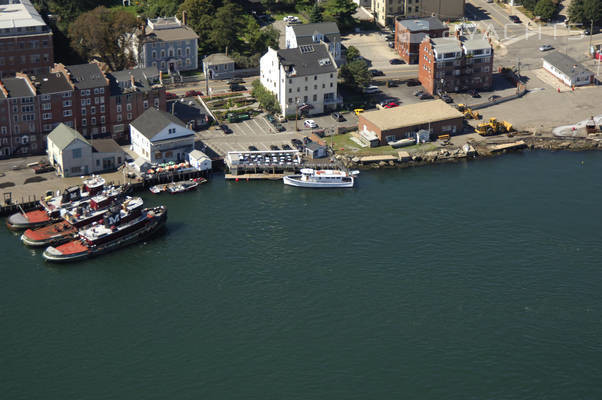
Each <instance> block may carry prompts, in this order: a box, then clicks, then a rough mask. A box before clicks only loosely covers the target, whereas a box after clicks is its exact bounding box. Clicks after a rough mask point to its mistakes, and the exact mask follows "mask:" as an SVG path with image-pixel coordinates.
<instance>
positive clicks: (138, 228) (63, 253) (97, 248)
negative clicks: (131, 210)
mask: <svg viewBox="0 0 602 400" xmlns="http://www.w3.org/2000/svg"><path fill="white" fill-rule="evenodd" d="M119 221H120V213H119V210H117V211H116V210H114V209H110V210H109V211H107V212H106V214H105V216H104V217H103V220H102V224H101V223H100V221H99V222H98V223H94V224H92V226H90V227H88V228H86V229H83V230H81V231H79V233H78V239H77V240H73V241H71V242H67V243H65V244H62V245H60V246H57V247H52V246H51V247H48V248H47V249H46V250H45V251H44V253H43V255H42V256H43V257H44V259H45V260H46V261H50V262H71V261H78V260H82V259H85V258H89V257H94V256H97V255H100V254H104V253H108V252H111V251H114V250H117V249H119V248H121V247H125V246H127V245H130V244H132V243H136V242H139V241H141V240H143V239H145V238H147V237H149V236H151V235H152V234H154V233H156V232H157V231H159V230H160V229H161V228H162V227H163V226H164V225H165V222H166V221H167V208H166V207H164V206H159V207H154V208H146V209H144V210H142V211H141V213H140V215H139V216H138V217H137V218H134V219H133V220H131V221H128V222H126V223H122V224H120V223H119Z"/></svg>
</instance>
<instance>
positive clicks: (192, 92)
mask: <svg viewBox="0 0 602 400" xmlns="http://www.w3.org/2000/svg"><path fill="white" fill-rule="evenodd" d="M202 95H203V92H201V91H200V90H189V91H187V92H186V95H185V97H193V96H202Z"/></svg>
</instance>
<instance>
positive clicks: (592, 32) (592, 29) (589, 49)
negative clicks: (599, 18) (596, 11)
mask: <svg viewBox="0 0 602 400" xmlns="http://www.w3.org/2000/svg"><path fill="white" fill-rule="evenodd" d="M592 36H594V20H593V19H592V24H591V27H590V28H589V48H588V49H587V51H588V52H589V51H591V49H592Z"/></svg>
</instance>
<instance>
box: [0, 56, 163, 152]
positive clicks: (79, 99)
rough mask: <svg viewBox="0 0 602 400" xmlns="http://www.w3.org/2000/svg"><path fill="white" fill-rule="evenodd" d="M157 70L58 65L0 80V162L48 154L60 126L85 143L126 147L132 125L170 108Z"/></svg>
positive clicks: (92, 65)
mask: <svg viewBox="0 0 602 400" xmlns="http://www.w3.org/2000/svg"><path fill="white" fill-rule="evenodd" d="M153 71H154V73H153ZM153 71H151V70H145V71H142V70H139V69H136V70H128V71H119V72H115V73H103V72H102V71H101V70H100V68H99V67H98V65H97V64H81V65H74V66H64V65H62V64H56V65H54V67H53V68H52V69H51V71H50V72H48V73H45V74H38V75H27V74H22V73H17V74H16V76H15V77H11V78H4V79H1V80H0V157H1V158H6V157H11V156H15V155H28V154H41V153H43V152H44V150H45V146H46V136H47V135H48V134H49V133H50V132H51V131H52V130H53V129H54V128H55V127H56V126H57V125H58V124H59V123H64V124H65V125H67V126H69V127H72V128H74V129H76V130H78V131H79V132H81V134H82V135H83V136H84V137H86V138H102V137H107V138H108V137H112V138H114V139H115V140H117V141H119V142H121V143H125V142H127V141H128V140H129V133H128V129H127V126H128V124H129V122H131V121H133V120H134V119H136V118H137V117H138V116H140V115H141V114H142V113H143V112H144V111H145V110H146V109H148V108H150V107H158V108H159V109H161V110H165V108H166V99H165V88H164V87H163V85H162V82H161V80H160V78H159V73H158V70H157V69H156V68H155V69H154V70H153ZM149 77H151V78H149Z"/></svg>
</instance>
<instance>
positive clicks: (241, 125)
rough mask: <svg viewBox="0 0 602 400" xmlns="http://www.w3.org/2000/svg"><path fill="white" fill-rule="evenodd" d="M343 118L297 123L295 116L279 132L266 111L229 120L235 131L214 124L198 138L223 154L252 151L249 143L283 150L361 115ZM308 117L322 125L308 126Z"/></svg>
mask: <svg viewBox="0 0 602 400" xmlns="http://www.w3.org/2000/svg"><path fill="white" fill-rule="evenodd" d="M343 117H344V118H345V121H342V122H337V121H335V120H334V119H333V118H332V117H331V115H330V114H326V115H320V116H309V117H303V116H301V117H299V120H298V121H297V123H296V124H295V120H294V119H293V120H292V121H287V122H283V123H282V126H284V128H285V130H284V131H282V132H278V131H277V130H276V129H275V127H274V125H273V124H271V123H270V122H269V121H268V120H267V119H266V115H265V114H262V115H259V116H257V117H254V118H252V119H250V120H247V121H242V122H236V123H225V125H227V127H228V128H229V129H230V130H231V131H232V133H225V132H224V131H223V130H221V129H216V127H211V128H210V129H208V130H205V131H201V132H198V133H197V139H198V140H200V141H201V142H202V143H203V144H205V145H206V146H208V147H209V148H211V149H212V150H213V151H214V152H215V153H217V154H218V155H220V156H223V155H225V154H226V153H228V152H230V151H245V150H249V146H254V147H255V148H256V149H257V150H260V151H268V150H273V149H272V147H271V146H277V147H278V148H279V149H282V146H283V145H289V146H291V140H292V139H302V138H303V137H305V136H310V135H311V134H312V133H313V132H315V131H318V130H321V129H324V131H325V132H326V133H327V134H330V133H331V132H333V131H334V130H335V129H336V127H337V126H339V127H356V126H357V116H356V115H355V114H353V113H345V114H343ZM306 119H312V120H313V121H315V122H316V124H317V125H318V127H317V128H314V129H312V128H308V127H306V126H304V121H305V120H306ZM295 125H296V126H297V128H298V130H297V129H296V127H295Z"/></svg>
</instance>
